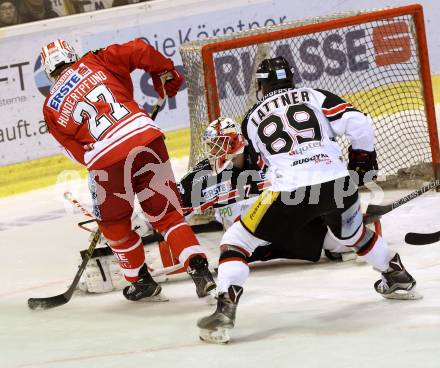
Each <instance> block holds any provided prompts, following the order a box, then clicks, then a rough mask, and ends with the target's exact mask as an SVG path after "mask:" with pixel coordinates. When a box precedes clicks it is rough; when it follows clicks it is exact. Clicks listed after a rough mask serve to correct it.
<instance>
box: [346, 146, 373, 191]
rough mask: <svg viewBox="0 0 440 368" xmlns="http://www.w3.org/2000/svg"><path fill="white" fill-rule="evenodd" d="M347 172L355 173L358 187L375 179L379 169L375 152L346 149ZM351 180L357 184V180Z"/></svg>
mask: <svg viewBox="0 0 440 368" xmlns="http://www.w3.org/2000/svg"><path fill="white" fill-rule="evenodd" d="M348 170H351V171H353V172H356V173H357V175H358V177H359V183H358V185H359V186H362V185H364V184H365V183H368V182H370V181H373V180H374V179H376V178H377V172H378V170H379V167H378V165H377V160H376V151H372V152H369V151H364V150H355V149H352V148H351V146H350V147H348ZM350 174H351V175H352V178H353V179H354V180H355V181H356V182H357V180H356V179H357V178H355V177H353V173H352V172H350Z"/></svg>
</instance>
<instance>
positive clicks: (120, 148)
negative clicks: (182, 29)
mask: <svg viewBox="0 0 440 368" xmlns="http://www.w3.org/2000/svg"><path fill="white" fill-rule="evenodd" d="M41 58H42V63H43V65H44V69H45V71H46V74H47V76H48V77H49V79H51V80H52V81H53V83H54V84H53V86H52V88H51V90H50V93H49V95H48V96H47V98H46V100H45V102H44V106H43V114H44V118H45V120H46V123H47V126H48V129H49V132H50V133H51V134H52V135H53V136H54V138H55V139H56V140H57V141H58V142H59V143H60V144H61V145H62V146H63V147H64V148H65V150H66V152H67V155H68V156H69V157H71V158H72V159H74V160H76V161H77V162H79V163H81V164H83V165H84V166H86V167H87V169H88V170H89V172H90V173H89V188H90V192H91V194H92V199H93V212H94V215H95V217H96V218H97V220H98V225H99V228H100V230H101V231H102V234H103V235H104V236H105V238H106V239H107V240H108V241H109V244H110V247H111V249H112V251H113V253H114V255H115V256H116V257H117V259H118V261H119V265H120V267H121V268H122V271H123V273H124V276H125V278H126V279H127V280H128V281H129V282H131V285H130V286H127V287H126V288H125V289H124V290H123V294H124V296H125V297H126V298H127V299H128V300H139V299H142V298H147V297H154V296H156V295H158V294H159V293H160V291H161V287H160V286H159V285H157V284H156V282H155V281H154V280H153V279H152V278H151V276H150V274H149V272H148V267H147V265H146V263H145V255H144V248H143V245H142V242H141V239H140V237H139V235H138V234H136V232H134V231H132V229H131V215H132V212H133V203H134V200H135V196H137V198H138V200H139V203H140V205H141V207H142V209H143V211H144V212H145V215H146V217H147V218H148V219H149V221H150V223H151V224H152V225H153V227H154V228H155V229H156V230H158V231H159V232H160V233H161V234H162V235H163V236H164V238H165V239H166V240H167V242H168V243H169V244H170V247H171V248H172V250H173V253H174V254H175V255H176V256H177V257H178V259H179V262H180V263H181V264H182V265H184V266H185V268H186V269H187V272H188V273H189V274H190V275H191V277H192V278H193V280H194V283H195V284H196V292H197V295H198V296H199V297H203V296H206V295H207V294H208V293H209V291H211V290H212V289H214V288H215V283H214V281H213V278H212V276H211V273H210V272H209V270H208V263H207V259H206V255H205V253H204V252H203V250H202V249H201V247H200V245H199V243H198V240H197V239H196V237H195V235H194V233H193V231H192V230H191V228H190V227H189V226H188V225H187V223H186V222H185V221H184V218H183V216H182V211H181V207H180V203H179V197H178V194H177V187H176V182H175V179H174V174H173V172H172V169H171V165H170V162H169V157H168V152H167V149H166V146H165V143H164V137H163V134H162V132H161V130H160V129H159V128H158V127H157V126H156V125H155V124H154V122H153V121H152V120H151V119H150V117H149V116H148V114H147V113H146V112H145V111H143V110H142V109H141V108H140V107H139V105H138V103H137V102H136V101H135V100H134V96H133V84H132V80H131V77H130V73H131V72H132V71H134V70H135V69H142V70H144V71H145V72H147V73H149V74H150V75H151V77H152V80H153V85H154V88H155V90H156V91H157V93H158V94H159V96H160V97H162V98H163V97H165V94H166V95H168V96H169V97H173V96H175V95H176V93H177V92H178V90H179V88H180V86H181V84H182V82H183V78H182V76H181V75H180V74H179V73H178V72H177V71H176V69H175V68H174V65H173V62H172V61H171V60H170V59H167V58H165V57H164V56H163V55H162V54H161V53H159V52H158V51H156V50H155V49H154V48H153V47H152V46H150V45H149V44H147V43H145V42H144V41H142V40H140V39H136V40H133V41H130V42H128V43H125V44H121V45H119V44H114V45H110V46H108V47H106V48H104V49H101V50H97V51H93V52H88V53H86V54H85V55H84V56H83V57H81V58H79V57H78V55H77V53H76V52H75V50H74V49H73V47H72V46H71V45H69V44H68V43H67V42H66V41H63V40H56V41H54V42H51V43H49V44H48V45H47V46H45V47H43V49H42V51H41Z"/></svg>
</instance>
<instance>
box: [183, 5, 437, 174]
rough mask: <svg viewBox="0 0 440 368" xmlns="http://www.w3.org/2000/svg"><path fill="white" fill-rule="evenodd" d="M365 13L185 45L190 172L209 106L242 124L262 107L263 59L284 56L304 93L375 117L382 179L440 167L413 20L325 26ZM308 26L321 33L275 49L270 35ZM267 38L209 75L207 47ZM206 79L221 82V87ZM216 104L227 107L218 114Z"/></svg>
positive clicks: (217, 58) (219, 58)
mask: <svg viewBox="0 0 440 368" xmlns="http://www.w3.org/2000/svg"><path fill="white" fill-rule="evenodd" d="M361 13H362V14H364V13H367V12H357V13H356V14H355V13H344V14H339V15H331V16H329V17H325V18H314V19H308V20H305V21H298V22H292V23H286V24H283V25H279V26H272V27H264V28H258V29H253V30H249V31H246V32H240V33H236V34H233V35H229V36H224V37H217V38H211V39H204V40H199V41H195V42H191V43H188V44H184V45H182V47H181V51H180V52H181V55H182V59H183V64H184V70H185V74H186V80H187V85H188V102H189V109H190V118H191V135H192V137H191V159H190V164H191V165H192V164H194V163H196V162H197V161H198V160H200V159H201V158H202V157H203V156H204V154H203V151H202V146H201V143H200V137H201V134H202V132H203V130H204V129H205V127H206V126H207V124H208V123H209V120H210V116H209V114H208V104H209V103H210V104H211V106H210V109H211V111H214V114H215V115H217V114H218V112H219V113H220V115H221V116H228V117H231V118H234V119H236V120H237V121H239V122H240V121H241V119H242V118H243V117H244V115H245V113H246V111H247V110H248V109H249V108H250V107H251V106H252V105H253V104H254V103H255V102H256V95H255V83H254V73H255V69H256V66H257V65H258V64H259V63H260V62H261V60H262V59H264V58H267V57H275V56H278V55H282V56H284V57H285V58H286V59H287V60H288V61H289V63H290V65H291V66H292V67H293V72H294V79H295V84H296V86H297V87H302V86H306V87H311V88H319V89H325V90H329V91H331V92H333V93H336V94H338V95H340V96H342V97H343V98H345V99H346V100H348V101H349V102H351V103H352V104H353V105H354V106H355V107H357V108H358V109H359V110H361V111H363V112H365V113H368V114H369V115H370V116H371V117H372V119H373V122H374V125H375V131H376V138H377V144H376V151H377V154H378V160H379V165H380V170H381V171H380V173H381V174H396V173H397V172H398V170H399V169H403V168H409V167H412V166H414V165H420V164H422V163H430V162H432V157H431V148H430V140H429V133H428V122H427V118H426V113H425V102H424V97H423V85H422V82H421V77H420V74H419V72H420V62H419V55H418V48H417V35H416V32H415V25H414V20H413V17H412V15H401V16H395V17H392V18H388V19H380V20H372V21H365V22H363V23H361V24H353V25H345V26H340V27H337V28H333V29H329V30H322V28H321V30H320V26H319V24H318V23H319V22H323V21H328V20H331V19H340V18H346V17H348V16H353V15H357V14H361ZM306 24H315V25H316V27H313V29H312V30H310V31H309V32H307V33H304V28H302V31H301V32H300V33H301V34H298V35H293V36H292V35H290V36H289V37H288V38H280V36H279V34H280V32H278V33H277V35H276V36H275V37H274V39H273V40H271V41H268V39H269V38H270V35H269V32H273V31H278V30H281V29H294V28H298V27H300V26H303V25H306ZM262 33H263V34H267V35H268V36H269V38H268V39H266V40H264V41H265V42H264V43H254V44H250V45H249V46H239V47H236V46H237V45H234V48H230V49H227V50H224V51H218V52H214V54H213V59H214V70H213V71H209V70H208V71H207V68H206V66H205V68H204V64H205V63H206V61H205V60H203V57H202V52H201V49H202V47H203V46H204V45H207V44H213V43H220V42H223V41H227V40H231V39H237V38H240V39H244V37H248V36H254V35H257V34H262ZM283 37H285V36H283ZM244 40H245V41H246V42H247V40H248V38H246V39H244ZM206 71H207V73H210V72H211V73H213V74H214V75H215V82H216V83H215V84H214V85H213V83H212V82H211V81H210V79H209V76H208V75H207V76H205V72H206ZM205 78H208V79H207V81H205ZM212 88H213V90H209V89H212ZM207 89H208V91H207ZM207 92H208V93H207ZM207 94H208V97H207ZM209 96H214V97H211V98H209ZM213 100H214V101H215V102H216V103H217V104H218V106H219V109H218V110H219V111H218V110H217V112H215V110H216V108H215V104H216V103H213V102H212V101H213ZM211 118H212V115H211ZM341 144H342V145H343V146H344V153H345V154H346V148H347V147H348V143H347V141H345V140H342V141H341Z"/></svg>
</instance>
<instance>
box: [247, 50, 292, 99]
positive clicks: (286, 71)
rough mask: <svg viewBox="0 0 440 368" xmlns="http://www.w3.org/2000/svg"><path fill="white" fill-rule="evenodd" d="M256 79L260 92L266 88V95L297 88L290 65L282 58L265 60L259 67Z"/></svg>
mask: <svg viewBox="0 0 440 368" xmlns="http://www.w3.org/2000/svg"><path fill="white" fill-rule="evenodd" d="M256 79H257V87H258V91H260V90H261V89H262V88H264V91H265V93H268V92H271V91H274V90H276V89H281V88H293V87H295V84H294V82H293V73H292V70H291V68H290V65H289V63H288V62H287V60H286V59H284V58H283V57H282V56H278V57H276V58H273V59H264V60H263V61H262V62H261V63H260V65H258V69H257V73H256Z"/></svg>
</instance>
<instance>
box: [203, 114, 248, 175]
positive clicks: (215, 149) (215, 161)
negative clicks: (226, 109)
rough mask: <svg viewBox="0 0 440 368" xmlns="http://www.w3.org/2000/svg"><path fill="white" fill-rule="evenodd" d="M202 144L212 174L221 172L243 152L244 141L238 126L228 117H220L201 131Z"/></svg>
mask: <svg viewBox="0 0 440 368" xmlns="http://www.w3.org/2000/svg"><path fill="white" fill-rule="evenodd" d="M202 141H203V146H204V150H205V153H206V155H207V157H208V160H209V163H210V164H211V166H212V171H213V173H214V174H216V175H217V174H219V173H221V172H222V171H223V170H224V169H225V168H226V167H227V166H228V165H229V163H230V162H231V160H232V159H233V158H234V157H235V156H237V155H239V154H240V153H243V151H244V147H245V146H246V141H245V139H244V137H243V134H242V133H241V129H240V126H239V125H238V124H237V123H236V122H235V121H234V120H232V119H230V118H223V117H220V118H218V119H216V120H214V121H213V122H212V123H210V124H209V125H208V127H207V128H206V129H205V131H204V132H203V137H202Z"/></svg>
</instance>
